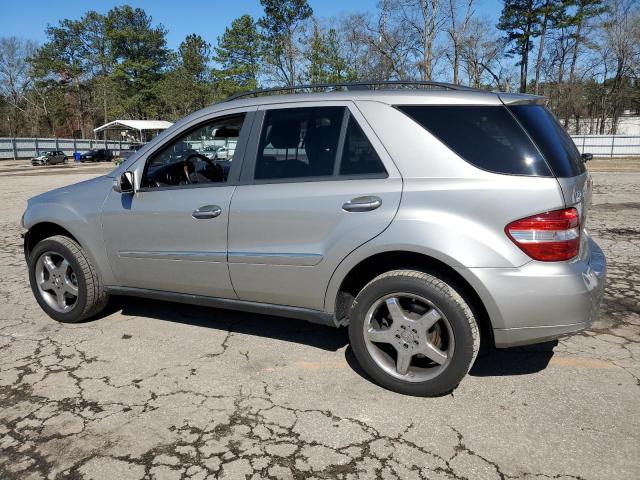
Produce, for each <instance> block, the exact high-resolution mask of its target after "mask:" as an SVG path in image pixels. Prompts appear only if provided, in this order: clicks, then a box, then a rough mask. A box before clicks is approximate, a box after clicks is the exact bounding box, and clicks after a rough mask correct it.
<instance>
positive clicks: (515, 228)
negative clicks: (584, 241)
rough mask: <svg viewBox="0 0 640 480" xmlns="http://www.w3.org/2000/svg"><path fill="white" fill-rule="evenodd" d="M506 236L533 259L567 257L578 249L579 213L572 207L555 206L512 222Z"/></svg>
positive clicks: (507, 228) (572, 255)
mask: <svg viewBox="0 0 640 480" xmlns="http://www.w3.org/2000/svg"><path fill="white" fill-rule="evenodd" d="M504 231H505V232H506V234H507V236H508V237H509V238H510V239H511V240H512V241H513V243H515V244H516V245H517V246H518V247H520V249H521V250H522V251H523V252H524V253H526V254H527V255H529V256H530V257H531V258H533V259H534V260H541V261H543V262H558V261H561V260H569V259H571V258H573V257H575V256H576V255H578V251H579V250H580V217H579V215H578V211H577V210H576V209H575V208H565V209H564V210H554V211H553V212H545V213H540V214H538V215H533V216H531V217H527V218H523V219H521V220H516V221H515V222H511V223H510V224H509V225H507V226H506V227H505V229H504Z"/></svg>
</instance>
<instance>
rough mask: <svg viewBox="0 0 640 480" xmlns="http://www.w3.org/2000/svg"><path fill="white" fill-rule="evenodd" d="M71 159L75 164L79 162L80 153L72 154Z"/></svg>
mask: <svg viewBox="0 0 640 480" xmlns="http://www.w3.org/2000/svg"><path fill="white" fill-rule="evenodd" d="M73 159H74V160H75V161H76V162H79V161H80V152H73Z"/></svg>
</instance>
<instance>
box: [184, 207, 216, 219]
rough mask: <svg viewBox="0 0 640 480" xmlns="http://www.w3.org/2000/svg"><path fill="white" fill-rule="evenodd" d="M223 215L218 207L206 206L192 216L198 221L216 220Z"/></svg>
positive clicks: (195, 211)
mask: <svg viewBox="0 0 640 480" xmlns="http://www.w3.org/2000/svg"><path fill="white" fill-rule="evenodd" d="M221 213H222V209H221V208H220V207H219V206H218V205H204V206H202V207H200V208H198V209H196V210H194V211H193V213H192V214H191V216H192V217H193V218H195V219H196V220H206V219H208V218H216V217H217V216H218V215H220V214H221Z"/></svg>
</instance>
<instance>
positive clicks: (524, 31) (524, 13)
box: [497, 0, 540, 93]
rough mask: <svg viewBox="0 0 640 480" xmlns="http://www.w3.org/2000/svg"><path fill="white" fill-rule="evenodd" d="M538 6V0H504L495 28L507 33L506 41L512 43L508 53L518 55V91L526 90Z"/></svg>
mask: <svg viewBox="0 0 640 480" xmlns="http://www.w3.org/2000/svg"><path fill="white" fill-rule="evenodd" d="M539 27H540V6H539V4H538V0H505V2H504V7H503V9H502V15H501V16H500V21H499V22H498V25H497V28H498V29H499V30H503V31H505V32H506V33H507V36H506V40H507V42H509V43H511V44H513V47H512V48H511V49H510V50H509V52H510V53H513V54H516V55H518V56H519V57H520V61H519V64H520V93H526V91H527V77H528V74H529V53H530V52H531V50H532V49H533V42H532V40H533V38H535V37H536V36H538V35H539V33H540V30H539Z"/></svg>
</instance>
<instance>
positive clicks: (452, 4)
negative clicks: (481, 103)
mask: <svg viewBox="0 0 640 480" xmlns="http://www.w3.org/2000/svg"><path fill="white" fill-rule="evenodd" d="M448 7H449V27H448V28H447V34H448V35H449V38H450V40H451V57H450V58H451V65H452V67H453V83H455V84H456V85H457V84H459V83H460V61H461V59H462V49H463V44H464V42H465V40H466V35H467V27H468V25H469V21H470V20H471V18H472V17H473V14H474V11H473V0H465V2H464V9H461V8H460V5H459V4H458V0H449V5H448ZM460 10H462V11H463V14H462V17H461V18H458V12H459V11H460Z"/></svg>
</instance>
